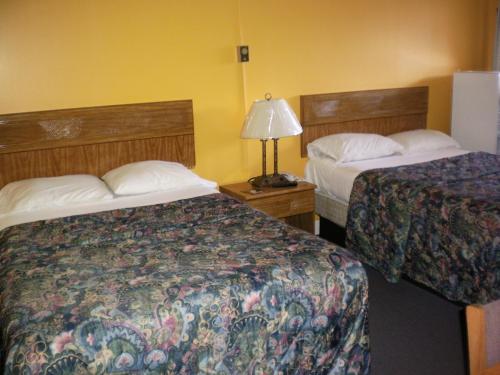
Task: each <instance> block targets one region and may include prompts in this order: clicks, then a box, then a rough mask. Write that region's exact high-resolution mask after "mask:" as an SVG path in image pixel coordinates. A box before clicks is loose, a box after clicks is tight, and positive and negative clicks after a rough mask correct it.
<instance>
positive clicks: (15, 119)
mask: <svg viewBox="0 0 500 375" xmlns="http://www.w3.org/2000/svg"><path fill="white" fill-rule="evenodd" d="M100 116H102V117H100ZM71 118H72V119H79V120H78V121H77V120H75V121H73V122H71V124H79V125H78V126H76V127H75V125H68V126H69V127H68V130H67V132H66V133H65V132H64V131H62V130H61V132H60V133H58V132H56V133H57V134H58V135H57V136H56V135H54V138H51V137H52V136H51V135H50V132H47V131H46V129H45V128H44V127H43V126H42V125H41V124H42V123H43V121H52V122H51V123H53V124H68V123H69V122H65V121H69V120H68V119H71ZM75 129H77V130H75ZM0 144H1V145H3V147H1V148H0V187H1V186H4V185H5V184H7V183H9V182H12V181H16V180H20V179H26V178H33V177H51V176H60V175H64V174H77V173H88V174H93V175H97V176H102V175H103V174H104V173H106V172H107V171H109V170H110V169H112V168H116V167H118V166H120V165H123V164H126V163H131V162H135V161H142V160H168V161H177V162H180V163H183V164H184V165H186V166H188V167H193V166H194V165H195V150H194V126H193V109H192V102H191V101H190V100H185V101H175V102H161V103H141V104H127V105H120V106H106V107H92V108H80V109H69V110H56V111H44V112H30V113H20V114H10V115H0Z"/></svg>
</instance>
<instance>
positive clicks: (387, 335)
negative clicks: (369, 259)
mask: <svg viewBox="0 0 500 375" xmlns="http://www.w3.org/2000/svg"><path fill="white" fill-rule="evenodd" d="M365 269H366V270H367V274H368V281H369V301H370V309H369V318H368V319H369V328H370V343H371V353H372V371H371V374H373V375H393V374H394V375H403V374H404V375H434V374H436V375H438V374H439V375H447V374H449V375H465V374H467V370H466V368H467V362H466V353H467V352H466V346H465V338H466V336H465V332H464V330H463V328H464V327H465V326H464V324H465V323H464V322H465V315H464V308H463V307H462V306H460V305H456V304H454V303H451V302H449V301H448V300H446V299H444V298H442V297H440V296H437V295H436V294H434V293H432V292H430V291H428V290H426V289H423V288H421V287H419V286H416V285H414V284H413V283H410V282H408V281H406V280H401V281H400V282H398V283H396V284H392V283H388V282H387V281H385V279H384V278H383V277H382V275H381V274H380V273H379V272H378V271H375V270H374V269H372V268H370V267H365Z"/></svg>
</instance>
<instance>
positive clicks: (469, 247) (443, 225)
mask: <svg viewBox="0 0 500 375" xmlns="http://www.w3.org/2000/svg"><path fill="white" fill-rule="evenodd" d="M346 229H347V238H346V245H347V248H349V249H352V251H353V252H354V253H356V254H358V255H359V257H360V259H361V260H362V261H364V262H366V263H368V264H370V265H372V266H373V267H375V268H376V269H378V270H379V271H380V272H381V273H382V274H384V276H385V277H386V279H387V280H388V281H393V282H395V281H397V280H398V279H399V277H400V276H401V274H402V273H403V274H405V275H407V276H408V277H409V278H410V279H413V280H415V281H417V282H420V283H422V284H424V285H426V286H428V287H430V288H431V289H433V290H435V291H437V292H439V293H441V294H442V295H444V296H445V297H447V298H448V299H450V300H454V301H460V302H464V303H486V302H489V301H494V300H497V299H500V156H498V155H493V154H488V153H482V152H476V153H469V154H466V155H461V156H456V157H451V158H446V159H439V160H434V161H431V162H426V163H421V164H414V165H407V166H401V167H394V168H387V169H376V170H370V171H366V172H363V173H361V174H360V175H359V176H358V177H357V178H356V180H355V181H354V186H353V190H352V193H351V198H350V206H349V212H348V219H347V226H346Z"/></svg>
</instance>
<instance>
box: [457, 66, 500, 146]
mask: <svg viewBox="0 0 500 375" xmlns="http://www.w3.org/2000/svg"><path fill="white" fill-rule="evenodd" d="M499 123H500V72H457V73H455V74H454V75H453V103H452V115H451V136H452V137H453V138H455V139H456V140H457V141H458V142H459V143H460V144H461V145H462V147H463V148H465V149H468V150H472V151H486V152H491V153H494V154H500V125H499Z"/></svg>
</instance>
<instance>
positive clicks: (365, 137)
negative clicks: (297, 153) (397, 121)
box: [307, 133, 403, 163]
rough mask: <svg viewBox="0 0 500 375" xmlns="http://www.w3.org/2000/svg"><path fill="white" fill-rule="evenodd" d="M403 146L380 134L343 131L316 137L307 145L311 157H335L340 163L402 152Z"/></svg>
mask: <svg viewBox="0 0 500 375" xmlns="http://www.w3.org/2000/svg"><path fill="white" fill-rule="evenodd" d="M402 150H403V147H402V146H401V145H399V144H398V143H396V142H394V141H393V140H392V139H389V138H387V137H383V136H381V135H378V134H368V133H341V134H333V135H328V136H326V137H322V138H319V139H316V140H315V141H313V142H312V143H309V144H308V145H307V155H308V156H309V157H310V158H328V157H330V158H333V159H335V160H336V161H337V162H339V163H343V162H344V163H345V162H348V161H356V160H365V159H375V158H380V157H383V156H389V155H393V154H395V153H397V152H401V151H402Z"/></svg>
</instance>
